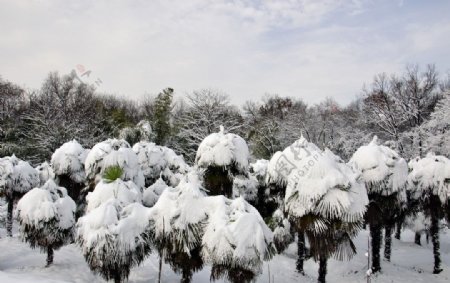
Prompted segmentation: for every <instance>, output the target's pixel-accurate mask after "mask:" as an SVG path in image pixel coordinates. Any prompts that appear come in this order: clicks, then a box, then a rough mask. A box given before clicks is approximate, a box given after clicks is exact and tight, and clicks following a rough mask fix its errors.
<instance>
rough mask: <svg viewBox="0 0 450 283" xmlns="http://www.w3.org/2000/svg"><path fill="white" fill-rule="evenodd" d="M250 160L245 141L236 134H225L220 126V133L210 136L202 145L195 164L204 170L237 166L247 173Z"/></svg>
mask: <svg viewBox="0 0 450 283" xmlns="http://www.w3.org/2000/svg"><path fill="white" fill-rule="evenodd" d="M248 159H249V150H248V146H247V143H246V142H245V140H244V139H243V138H241V137H240V136H238V135H236V134H231V133H227V134H225V133H224V128H223V126H220V132H218V133H212V134H210V135H209V136H207V137H206V138H205V139H204V140H203V141H202V142H201V143H200V145H199V147H198V150H197V155H196V157H195V163H196V164H197V165H198V166H200V167H203V168H206V167H208V166H210V165H213V166H220V167H229V166H232V165H235V166H236V168H237V169H238V170H239V171H241V172H245V171H246V170H247V167H248Z"/></svg>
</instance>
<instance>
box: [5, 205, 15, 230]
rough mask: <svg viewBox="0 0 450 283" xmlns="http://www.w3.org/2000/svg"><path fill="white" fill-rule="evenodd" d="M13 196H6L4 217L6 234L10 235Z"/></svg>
mask: <svg viewBox="0 0 450 283" xmlns="http://www.w3.org/2000/svg"><path fill="white" fill-rule="evenodd" d="M13 209H14V198H13V197H9V198H8V215H7V218H6V235H7V236H8V237H12V226H13Z"/></svg>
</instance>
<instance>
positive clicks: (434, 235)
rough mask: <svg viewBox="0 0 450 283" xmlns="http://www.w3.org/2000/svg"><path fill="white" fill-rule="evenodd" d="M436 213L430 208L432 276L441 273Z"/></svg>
mask: <svg viewBox="0 0 450 283" xmlns="http://www.w3.org/2000/svg"><path fill="white" fill-rule="evenodd" d="M436 214H437V213H436V211H435V209H434V208H432V212H431V225H430V233H431V242H432V243H433V254H434V269H433V273H434V274H439V273H441V272H442V268H441V254H440V252H439V218H438V216H437V215H436Z"/></svg>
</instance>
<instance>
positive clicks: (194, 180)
mask: <svg viewBox="0 0 450 283" xmlns="http://www.w3.org/2000/svg"><path fill="white" fill-rule="evenodd" d="M157 183H158V182H157ZM157 183H155V185H156V184H157ZM207 200H208V198H207V197H206V193H205V191H204V189H203V188H202V187H201V182H200V179H199V177H198V176H197V174H196V173H195V172H191V173H189V174H188V175H186V176H185V177H184V178H182V179H181V180H180V183H179V185H178V186H177V187H175V188H171V187H167V188H165V189H164V191H163V193H162V194H161V196H160V197H159V199H158V201H157V202H156V204H155V205H154V206H153V207H152V208H151V213H150V229H151V230H152V231H154V239H153V242H154V244H155V245H156V247H157V248H158V250H159V253H160V257H162V258H164V259H165V260H166V261H167V262H169V264H170V265H171V266H172V268H173V269H174V270H175V271H176V272H180V273H181V275H182V279H181V282H190V281H191V278H192V274H193V272H195V271H197V270H199V269H201V268H202V266H203V260H202V258H201V255H200V250H201V243H202V237H203V234H204V230H203V228H204V225H205V223H206V221H207V219H208V215H209V211H208V209H209V206H208V205H207V203H208V201H207Z"/></svg>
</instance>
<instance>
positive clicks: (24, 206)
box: [17, 180, 76, 266]
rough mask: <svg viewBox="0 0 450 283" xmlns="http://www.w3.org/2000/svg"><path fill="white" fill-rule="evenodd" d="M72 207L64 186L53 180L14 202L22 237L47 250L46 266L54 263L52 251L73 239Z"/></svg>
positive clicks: (72, 204)
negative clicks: (59, 185)
mask: <svg viewBox="0 0 450 283" xmlns="http://www.w3.org/2000/svg"><path fill="white" fill-rule="evenodd" d="M75 208H76V205H75V202H74V201H73V200H72V198H70V196H68V195H67V191H66V189H65V188H63V187H58V186H57V185H56V184H55V182H54V181H53V180H48V181H47V182H46V183H45V184H44V185H43V186H42V187H40V188H34V189H32V190H30V191H29V192H28V193H26V194H25V195H24V196H23V197H22V198H21V199H20V201H19V202H18V203H17V211H18V214H17V215H18V219H19V223H20V233H21V236H22V239H23V241H25V242H28V243H29V244H30V246H31V247H32V248H33V249H34V248H36V247H39V248H40V249H41V251H43V252H46V253H47V266H49V265H51V264H52V263H53V253H54V251H55V250H58V249H59V248H61V247H62V246H63V245H65V244H68V243H70V242H71V241H72V240H73V226H74V224H75Z"/></svg>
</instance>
